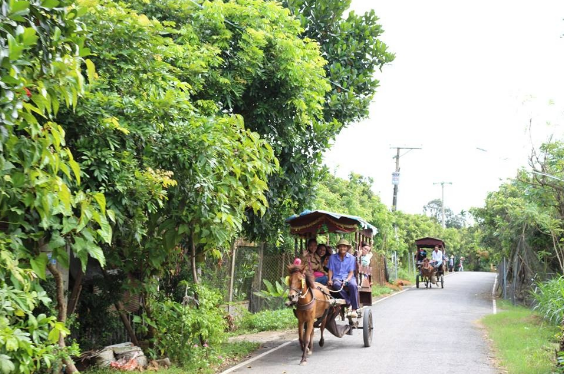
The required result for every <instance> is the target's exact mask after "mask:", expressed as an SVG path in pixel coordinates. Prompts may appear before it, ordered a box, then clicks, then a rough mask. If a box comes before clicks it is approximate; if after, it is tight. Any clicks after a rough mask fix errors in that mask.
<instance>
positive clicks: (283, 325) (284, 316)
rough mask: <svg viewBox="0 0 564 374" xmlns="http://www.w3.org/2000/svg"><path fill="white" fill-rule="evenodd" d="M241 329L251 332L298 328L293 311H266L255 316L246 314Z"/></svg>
mask: <svg viewBox="0 0 564 374" xmlns="http://www.w3.org/2000/svg"><path fill="white" fill-rule="evenodd" d="M239 326H240V329H241V330H243V331H249V332H259V331H271V330H283V329H288V328H293V327H296V326H297V320H296V317H295V316H294V312H293V310H292V309H289V308H287V309H279V310H265V311H262V312H258V313H255V314H251V313H246V314H244V315H243V317H242V319H241V322H240V324H239Z"/></svg>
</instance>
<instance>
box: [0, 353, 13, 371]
mask: <svg viewBox="0 0 564 374" xmlns="http://www.w3.org/2000/svg"><path fill="white" fill-rule="evenodd" d="M0 370H1V371H2V373H3V374H8V373H10V372H12V371H14V370H16V367H15V365H14V363H13V362H12V360H11V359H10V356H6V355H4V354H0Z"/></svg>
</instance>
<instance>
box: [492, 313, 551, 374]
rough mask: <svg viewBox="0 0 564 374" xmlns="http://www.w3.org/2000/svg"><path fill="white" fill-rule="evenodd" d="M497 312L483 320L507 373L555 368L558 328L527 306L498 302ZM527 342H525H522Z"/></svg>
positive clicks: (524, 373)
mask: <svg viewBox="0 0 564 374" xmlns="http://www.w3.org/2000/svg"><path fill="white" fill-rule="evenodd" d="M499 306H500V310H499V312H498V313H497V314H491V315H488V316H486V317H484V319H483V320H482V322H483V323H484V325H485V326H486V329H487V332H488V337H489V338H490V339H492V340H493V344H494V347H495V349H496V352H498V355H499V358H500V359H501V360H500V361H501V365H503V367H504V368H506V369H507V371H508V372H510V373H516V374H518V373H522V374H533V373H538V374H541V373H552V372H556V371H557V368H556V362H555V360H554V348H555V346H556V343H555V341H554V336H555V335H556V332H557V328H556V327H555V326H551V325H547V324H545V323H543V322H542V321H543V319H542V318H541V317H540V316H539V315H538V314H536V313H534V312H532V311H531V310H529V309H526V308H522V307H514V306H512V305H510V304H509V303H501V304H500V305H499ZM525 342H526V343H525Z"/></svg>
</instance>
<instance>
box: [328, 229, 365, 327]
mask: <svg viewBox="0 0 564 374" xmlns="http://www.w3.org/2000/svg"><path fill="white" fill-rule="evenodd" d="M350 249H351V245H350V244H349V242H348V241H347V240H345V239H341V240H339V242H338V243H337V253H335V254H333V255H331V257H330V258H329V264H328V267H329V281H328V282H327V285H328V286H329V287H332V288H333V289H334V290H341V292H340V295H341V297H342V298H343V299H345V300H346V301H347V304H350V306H351V312H353V311H356V313H357V315H358V317H360V315H361V310H360V309H359V303H358V286H357V284H356V278H355V277H354V270H355V268H356V258H355V257H354V256H353V255H351V254H350V253H349V250H350ZM343 285H344V287H343ZM341 287H342V289H341ZM347 291H348V292H347Z"/></svg>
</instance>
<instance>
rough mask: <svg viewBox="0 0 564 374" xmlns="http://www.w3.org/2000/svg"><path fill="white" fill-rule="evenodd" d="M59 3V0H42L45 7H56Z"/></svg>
mask: <svg viewBox="0 0 564 374" xmlns="http://www.w3.org/2000/svg"><path fill="white" fill-rule="evenodd" d="M58 5H59V0H43V1H41V6H42V7H44V8H49V9H52V8H55V7H56V6H58Z"/></svg>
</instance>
